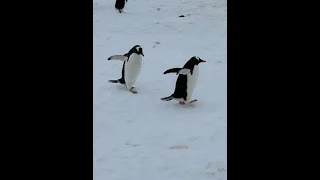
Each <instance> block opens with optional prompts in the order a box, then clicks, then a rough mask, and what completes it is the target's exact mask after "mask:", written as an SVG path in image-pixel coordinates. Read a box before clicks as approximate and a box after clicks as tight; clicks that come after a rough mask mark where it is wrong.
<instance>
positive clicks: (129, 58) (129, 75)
mask: <svg viewBox="0 0 320 180" xmlns="http://www.w3.org/2000/svg"><path fill="white" fill-rule="evenodd" d="M142 56H144V54H143V50H142V47H141V46H140V45H136V46H134V47H133V48H131V49H130V51H129V52H128V53H126V54H124V55H113V56H110V57H109V58H108V60H121V61H124V62H123V66H122V77H121V78H120V79H118V80H109V82H111V83H120V84H125V85H126V86H127V88H128V89H129V90H130V92H132V93H133V94H136V93H137V91H135V90H134V87H133V85H134V83H135V82H136V80H137V78H138V76H139V73H140V70H141V66H142Z"/></svg>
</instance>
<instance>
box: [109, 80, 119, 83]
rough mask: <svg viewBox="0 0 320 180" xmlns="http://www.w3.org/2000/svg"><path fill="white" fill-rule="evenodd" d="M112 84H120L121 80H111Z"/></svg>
mask: <svg viewBox="0 0 320 180" xmlns="http://www.w3.org/2000/svg"><path fill="white" fill-rule="evenodd" d="M108 82H110V83H119V80H109V81H108Z"/></svg>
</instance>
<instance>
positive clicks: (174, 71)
mask: <svg viewBox="0 0 320 180" xmlns="http://www.w3.org/2000/svg"><path fill="white" fill-rule="evenodd" d="M181 69H182V68H172V69H168V70H166V71H165V72H164V73H163V74H168V73H178V72H179V71H180V70H181Z"/></svg>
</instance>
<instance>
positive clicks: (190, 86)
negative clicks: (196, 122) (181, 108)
mask: <svg viewBox="0 0 320 180" xmlns="http://www.w3.org/2000/svg"><path fill="white" fill-rule="evenodd" d="M187 76H188V81H187V101H186V103H189V102H190V101H192V93H193V91H194V89H195V88H196V85H197V81H198V76H199V66H198V65H195V66H194V69H193V73H192V75H191V73H189V74H188V75H187Z"/></svg>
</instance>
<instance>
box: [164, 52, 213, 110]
mask: <svg viewBox="0 0 320 180" xmlns="http://www.w3.org/2000/svg"><path fill="white" fill-rule="evenodd" d="M203 62H207V61H205V60H202V59H200V58H199V57H197V56H193V57H191V59H189V61H188V62H187V63H186V64H185V65H184V66H183V68H172V69H168V70H166V71H165V72H164V73H163V74H168V73H176V74H177V75H178V78H177V81H176V87H175V90H174V93H173V94H172V95H170V96H168V97H164V98H161V100H163V101H171V100H172V99H175V100H177V101H179V104H181V105H183V104H190V103H194V102H196V101H197V99H193V100H192V93H193V90H194V89H195V87H196V84H197V81H198V76H199V64H200V63H203Z"/></svg>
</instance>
